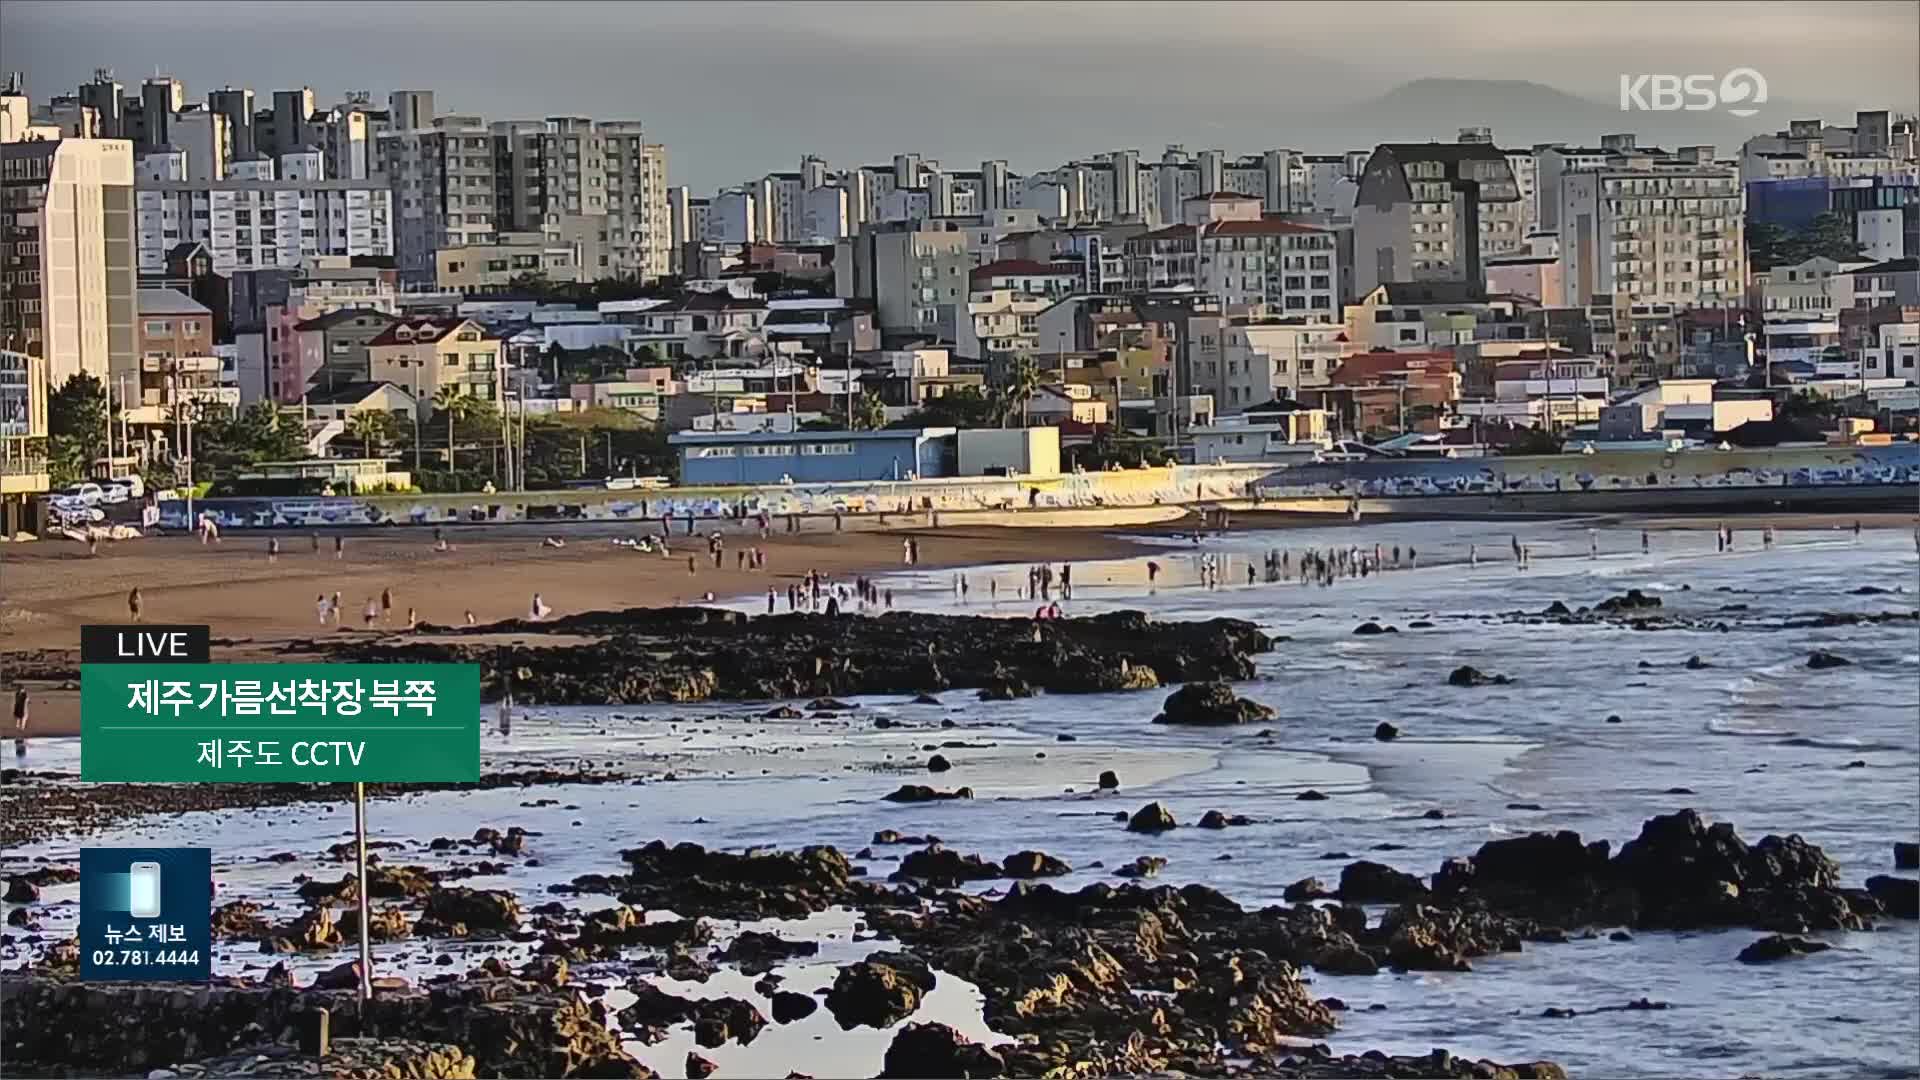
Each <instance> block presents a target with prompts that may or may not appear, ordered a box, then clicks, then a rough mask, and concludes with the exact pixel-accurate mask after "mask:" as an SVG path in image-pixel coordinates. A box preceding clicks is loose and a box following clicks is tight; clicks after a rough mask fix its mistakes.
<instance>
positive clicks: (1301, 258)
mask: <svg viewBox="0 0 1920 1080" xmlns="http://www.w3.org/2000/svg"><path fill="white" fill-rule="evenodd" d="M1198 236H1199V256H1200V258H1199V280H1198V282H1197V284H1198V286H1199V288H1200V289H1201V290H1202V291H1205V292H1210V293H1212V294H1214V295H1215V296H1217V297H1219V298H1220V302H1221V303H1223V304H1225V305H1226V307H1227V308H1228V310H1235V309H1241V308H1262V309H1265V310H1266V311H1267V312H1268V313H1269V314H1272V315H1275V316H1282V317H1286V318H1303V319H1306V320H1307V321H1309V322H1321V323H1338V322H1339V321H1340V267H1339V253H1338V251H1337V250H1336V247H1335V243H1334V234H1333V233H1332V232H1331V231H1329V230H1326V229H1317V228H1314V227H1312V226H1310V225H1299V224H1295V223H1294V222H1291V221H1281V220H1278V219H1275V218H1265V217H1262V218H1256V219H1254V220H1251V221H1220V222H1215V223H1213V224H1211V225H1205V226H1200V227H1198Z"/></svg>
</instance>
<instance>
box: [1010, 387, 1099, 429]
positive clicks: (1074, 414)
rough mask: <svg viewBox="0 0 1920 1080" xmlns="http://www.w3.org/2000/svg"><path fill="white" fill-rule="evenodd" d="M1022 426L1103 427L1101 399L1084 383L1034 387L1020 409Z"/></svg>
mask: <svg viewBox="0 0 1920 1080" xmlns="http://www.w3.org/2000/svg"><path fill="white" fill-rule="evenodd" d="M1020 416H1021V420H1022V422H1023V423H1025V424H1028V425H1031V426H1035V427H1055V428H1057V427H1060V426H1062V425H1066V426H1069V427H1077V428H1082V429H1084V428H1087V427H1104V426H1105V425H1106V423H1107V418H1108V406H1107V401H1106V399H1105V398H1102V397H1101V396H1100V395H1098V394H1097V393H1095V392H1094V388H1093V387H1091V386H1088V385H1087V384H1085V383H1075V382H1066V383H1054V384H1045V385H1041V386H1039V387H1036V388H1035V389H1034V392H1033V396H1032V397H1030V398H1028V399H1027V400H1026V402H1025V403H1023V404H1022V405H1021V408H1020Z"/></svg>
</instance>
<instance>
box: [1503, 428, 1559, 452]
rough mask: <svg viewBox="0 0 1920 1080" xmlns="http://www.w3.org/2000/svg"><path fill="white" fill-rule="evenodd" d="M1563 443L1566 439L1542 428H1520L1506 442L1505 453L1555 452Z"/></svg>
mask: <svg viewBox="0 0 1920 1080" xmlns="http://www.w3.org/2000/svg"><path fill="white" fill-rule="evenodd" d="M1565 444H1566V440H1564V439H1562V438H1561V437H1560V436H1558V435H1555V434H1554V433H1553V432H1551V431H1547V430H1545V429H1543V428H1522V429H1521V430H1519V431H1518V432H1516V433H1515V434H1514V436H1513V440H1512V441H1511V442H1509V443H1507V447H1506V451H1505V453H1507V454H1509V455H1512V456H1524V455H1528V454H1557V453H1559V452H1560V451H1561V448H1562V447H1563V446H1564V445H1565Z"/></svg>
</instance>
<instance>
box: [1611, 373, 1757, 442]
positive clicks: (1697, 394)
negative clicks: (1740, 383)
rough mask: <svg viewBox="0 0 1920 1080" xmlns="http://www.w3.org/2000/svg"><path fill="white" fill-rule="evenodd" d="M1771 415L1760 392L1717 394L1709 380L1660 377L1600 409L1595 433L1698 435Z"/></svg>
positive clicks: (1619, 438) (1619, 436)
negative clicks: (1756, 395) (1756, 393)
mask: <svg viewBox="0 0 1920 1080" xmlns="http://www.w3.org/2000/svg"><path fill="white" fill-rule="evenodd" d="M1771 419H1773V403H1772V402H1771V401H1769V400H1768V399H1766V398H1764V397H1760V398H1751V397H1720V396H1718V395H1717V394H1716V392H1715V390H1714V382H1713V380H1712V379H1662V380H1660V381H1659V382H1657V383H1655V384H1654V385H1652V386H1649V387H1647V388H1646V389H1644V390H1642V391H1640V392H1639V393H1637V394H1634V395H1632V396H1630V397H1627V398H1625V399H1623V400H1621V401H1618V402H1615V403H1614V404H1612V405H1608V406H1607V407H1606V408H1605V409H1603V410H1602V411H1601V413H1600V437H1601V438H1602V439H1605V440H1608V441H1622V440H1638V439H1645V438H1649V437H1654V438H1657V437H1661V436H1678V435H1693V436H1696V437H1703V436H1707V435H1712V434H1714V433H1716V432H1724V431H1731V430H1733V429H1734V428H1737V427H1739V426H1740V425H1741V424H1744V423H1747V422H1749V421H1764V420H1771Z"/></svg>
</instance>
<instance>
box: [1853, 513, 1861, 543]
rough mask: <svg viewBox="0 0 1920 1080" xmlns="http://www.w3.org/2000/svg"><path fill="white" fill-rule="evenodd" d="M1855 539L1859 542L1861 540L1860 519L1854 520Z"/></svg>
mask: <svg viewBox="0 0 1920 1080" xmlns="http://www.w3.org/2000/svg"><path fill="white" fill-rule="evenodd" d="M1853 538H1854V540H1855V541H1858V540H1859V539H1860V519H1859V518H1854V519H1853Z"/></svg>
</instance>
